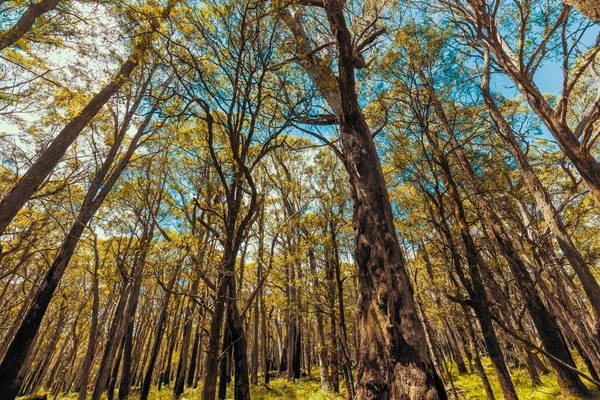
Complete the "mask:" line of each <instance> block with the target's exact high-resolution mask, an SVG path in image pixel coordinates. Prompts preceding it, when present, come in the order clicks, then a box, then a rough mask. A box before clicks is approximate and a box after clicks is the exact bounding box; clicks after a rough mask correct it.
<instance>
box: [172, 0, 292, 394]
mask: <svg viewBox="0 0 600 400" xmlns="http://www.w3.org/2000/svg"><path fill="white" fill-rule="evenodd" d="M184 13H185V14H184V15H185V16H186V18H185V20H182V21H181V25H179V26H178V27H177V29H178V33H179V35H181V37H177V36H174V37H172V38H169V39H168V40H166V41H165V46H166V48H167V49H168V51H167V52H166V57H167V59H168V60H169V62H170V63H171V65H172V67H173V70H174V73H175V74H176V76H177V79H178V83H179V86H180V89H181V96H182V98H183V99H184V100H183V101H184V103H186V108H187V110H189V111H187V113H188V115H189V118H192V119H193V120H194V121H195V127H196V129H201V130H202V131H203V132H204V142H205V146H206V148H207V149H208V160H209V163H210V166H211V170H212V174H214V176H216V179H217V180H218V182H219V187H218V189H217V190H218V191H217V193H215V198H214V199H213V201H209V202H206V203H204V205H203V204H202V203H200V202H197V203H196V204H197V206H198V207H199V208H200V209H201V210H202V211H203V213H202V214H203V215H204V218H206V216H207V215H209V214H210V215H211V216H212V222H211V224H210V225H208V224H207V223H206V221H205V220H201V221H199V222H200V223H202V224H203V227H204V228H206V229H208V230H210V231H211V232H212V234H213V235H214V236H215V237H216V238H217V240H218V243H219V247H220V251H221V252H222V256H221V260H222V261H221V263H222V264H221V266H220V268H219V274H218V277H217V282H215V290H216V293H215V303H214V309H213V314H212V320H211V328H210V336H209V342H208V345H207V346H208V347H207V356H206V365H205V367H204V371H205V376H204V382H203V388H202V397H203V399H205V400H209V399H210V400H212V399H214V397H215V392H216V380H217V374H218V370H219V368H218V367H217V365H218V363H219V360H220V357H219V348H220V346H219V345H220V343H221V328H222V326H223V322H224V320H225V321H226V328H225V329H226V332H227V333H228V334H229V339H230V340H229V343H230V346H232V348H233V355H234V363H235V391H234V392H235V398H236V399H238V398H240V399H245V398H249V396H250V392H249V382H248V361H247V354H246V353H247V348H246V347H247V338H246V333H245V332H244V325H243V318H244V315H243V313H242V312H240V309H239V307H238V292H239V288H238V287H237V283H236V279H235V276H236V264H237V260H238V255H239V253H240V249H241V246H242V244H243V243H244V242H245V240H246V237H247V235H248V232H249V228H250V227H251V225H252V223H253V222H254V220H255V217H256V213H257V211H258V207H259V188H258V187H257V185H256V183H255V178H254V170H255V168H256V166H257V165H258V164H259V163H260V162H261V160H262V159H263V158H264V156H265V155H266V154H267V153H268V152H269V151H271V150H272V149H273V148H275V147H277V146H279V144H278V143H279V142H278V141H277V140H276V139H277V137H278V136H279V135H280V134H281V133H283V132H284V131H285V130H286V129H287V127H288V118H287V116H286V109H284V108H283V101H280V94H279V93H280V89H279V88H280V86H281V85H283V84H284V82H285V81H286V80H287V79H288V78H287V74H286V72H285V70H284V69H283V66H284V63H283V62H282V61H283V58H282V56H281V54H280V53H279V51H278V47H277V44H278V42H279V39H280V38H279V35H280V29H279V28H280V25H279V24H278V20H277V19H276V18H274V13H273V10H271V7H270V6H269V5H268V4H265V3H264V2H260V1H259V2H256V1H244V2H230V1H212V2H204V3H202V4H190V8H189V9H187V10H185V11H184ZM205 15H211V19H206V18H204V16H205ZM194 201H196V200H194ZM175 395H176V396H178V395H179V393H178V392H176V393H175Z"/></svg>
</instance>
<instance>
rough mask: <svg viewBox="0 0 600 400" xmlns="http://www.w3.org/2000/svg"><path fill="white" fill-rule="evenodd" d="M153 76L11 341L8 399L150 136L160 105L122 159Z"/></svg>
mask: <svg viewBox="0 0 600 400" xmlns="http://www.w3.org/2000/svg"><path fill="white" fill-rule="evenodd" d="M149 72H150V74H146V76H145V77H143V78H142V79H143V81H142V84H141V85H140V86H137V87H134V88H132V89H131V93H130V99H129V100H130V101H129V103H130V104H129V109H128V110H127V112H126V114H125V115H124V117H123V120H122V121H119V119H117V121H116V124H117V126H116V127H115V136H114V138H113V140H112V144H111V146H110V148H109V150H108V151H107V153H106V156H105V158H104V160H103V161H102V162H101V163H100V165H99V166H98V168H97V171H96V173H95V175H94V176H93V177H92V179H91V183H90V185H89V188H88V190H87V192H86V194H85V198H84V199H83V202H82V204H81V207H80V209H79V212H78V215H77V217H76V219H75V222H74V223H73V226H72V227H71V229H70V231H69V232H68V234H67V235H66V237H65V239H64V240H63V242H62V244H61V247H60V249H59V251H58V252H57V254H56V256H55V258H54V262H53V263H52V265H51V266H50V268H49V270H48V271H47V273H46V275H45V278H44V280H43V281H42V284H41V286H40V287H39V289H38V290H36V293H35V297H34V299H33V301H32V303H31V305H30V306H29V310H28V312H27V313H26V314H25V316H24V318H23V320H22V321H21V322H20V326H19V329H18V330H17V332H16V333H15V335H14V337H13V338H12V340H11V343H10V346H9V347H8V349H7V352H6V354H5V355H4V358H3V359H2V363H1V364H0V382H1V383H2V388H3V389H2V390H3V392H2V394H3V396H5V397H6V398H14V397H15V396H16V395H17V392H18V391H19V388H20V386H21V382H20V379H19V370H20V367H21V366H22V364H23V362H24V361H25V357H26V356H27V353H28V351H29V349H30V346H31V344H32V342H33V339H34V337H35V335H36V333H37V331H38V329H39V327H40V324H41V322H42V319H43V317H44V315H45V313H46V310H47V308H48V305H49V304H50V301H51V299H52V296H53V294H54V292H55V290H56V288H57V286H58V284H59V283H60V280H61V278H62V276H63V274H64V271H65V269H66V267H67V266H68V264H69V261H70V259H71V257H72V255H73V253H74V252H75V249H76V247H77V245H78V243H79V239H80V238H81V236H82V234H83V233H84V230H85V228H86V226H87V225H88V224H89V222H90V221H91V219H92V217H93V216H94V214H95V212H96V211H97V210H98V209H99V208H100V206H101V205H102V203H103V202H104V200H105V198H106V197H107V196H108V194H109V193H110V192H111V190H112V188H113V186H114V185H115V183H116V182H117V180H118V179H119V176H120V174H121V173H122V172H123V170H124V169H125V168H126V167H127V165H128V164H129V161H130V160H131V157H132V156H133V154H134V152H135V150H136V149H137V147H138V146H139V144H140V139H141V138H142V137H143V135H144V134H146V133H147V128H148V126H149V125H150V122H151V121H152V118H153V114H154V113H155V111H156V109H157V106H156V105H154V106H151V110H150V112H149V113H148V114H147V116H146V117H145V118H144V120H142V121H141V123H140V125H139V127H138V129H137V132H136V134H135V135H134V136H133V138H132V140H131V142H130V144H129V146H128V148H127V149H126V151H125V152H124V153H123V154H122V155H121V157H120V158H119V157H118V156H119V152H120V151H121V145H122V143H123V141H124V139H125V137H126V134H127V131H128V130H129V128H130V125H131V123H132V120H133V118H134V116H135V115H136V112H138V108H139V107H140V104H141V103H142V100H143V99H144V98H145V97H146V96H147V90H148V85H149V83H150V81H151V79H152V72H153V69H151V70H150V71H149Z"/></svg>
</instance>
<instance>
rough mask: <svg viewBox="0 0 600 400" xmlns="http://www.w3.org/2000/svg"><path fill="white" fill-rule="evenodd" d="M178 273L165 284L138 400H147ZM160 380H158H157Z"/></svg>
mask: <svg viewBox="0 0 600 400" xmlns="http://www.w3.org/2000/svg"><path fill="white" fill-rule="evenodd" d="M178 275H179V273H178V271H177V272H175V273H174V274H173V275H172V276H171V278H170V279H169V283H168V284H167V290H166V291H165V297H164V299H163V303H162V305H161V309H160V314H159V315H158V321H157V322H156V330H155V332H154V343H153V344H152V350H151V353H150V360H149V361H148V370H147V371H146V375H145V376H144V382H143V383H142V388H141V395H140V400H147V399H148V395H149V393H150V386H151V385H152V374H153V373H154V367H155V366H156V359H157V357H158V351H159V350H160V344H161V342H162V337H163V331H164V326H165V321H166V319H167V313H168V311H169V301H170V300H171V291H172V290H173V287H174V286H175V282H176V281H177V276H178ZM159 379H160V378H159ZM78 400H82V399H78Z"/></svg>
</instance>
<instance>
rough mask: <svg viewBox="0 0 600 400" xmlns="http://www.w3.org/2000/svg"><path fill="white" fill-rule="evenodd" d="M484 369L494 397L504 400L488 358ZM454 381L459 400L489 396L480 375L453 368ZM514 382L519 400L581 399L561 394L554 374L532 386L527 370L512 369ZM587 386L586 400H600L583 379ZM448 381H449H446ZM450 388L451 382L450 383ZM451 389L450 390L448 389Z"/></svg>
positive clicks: (542, 376) (594, 388) (599, 396)
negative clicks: (459, 371) (459, 373)
mask: <svg viewBox="0 0 600 400" xmlns="http://www.w3.org/2000/svg"><path fill="white" fill-rule="evenodd" d="M481 361H482V363H483V367H484V369H485V372H486V374H487V376H488V379H489V380H490V384H491V386H492V390H493V391H494V395H495V397H496V399H503V398H504V397H503V396H502V390H501V389H500V383H499V382H498V378H497V377H496V374H495V372H494V367H493V365H492V362H491V361H490V360H489V359H488V358H482V360H481ZM580 370H581V371H585V369H580ZM451 371H452V379H453V380H454V385H455V387H456V392H457V395H458V398H459V399H467V400H486V399H487V396H486V393H485V389H484V388H483V385H482V383H481V379H480V378H479V375H478V374H477V373H476V372H474V373H472V374H465V375H458V371H457V369H456V367H455V366H454V367H453V368H452V370H451ZM511 374H512V381H513V383H514V385H515V389H516V390H517V395H518V396H519V399H523V400H563V399H564V400H579V399H581V397H577V396H565V395H563V394H562V393H561V391H560V387H559V386H558V382H557V381H556V378H555V377H554V375H553V373H552V372H550V373H549V374H545V375H541V376H540V378H541V380H542V385H540V386H535V387H534V386H532V385H531V379H529V375H528V374H527V371H526V370H525V369H512V370H511ZM582 380H583V382H584V383H585V384H586V386H587V387H588V388H589V389H590V392H591V396H592V397H588V398H586V399H596V400H600V392H599V391H598V389H597V388H596V387H595V386H594V385H593V384H592V383H590V382H588V381H586V380H585V379H582ZM446 381H448V380H446ZM448 386H449V382H448ZM448 389H450V388H448ZM448 395H449V396H448V397H449V398H451V399H452V398H454V399H456V397H455V396H454V395H453V394H452V393H448Z"/></svg>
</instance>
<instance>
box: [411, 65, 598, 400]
mask: <svg viewBox="0 0 600 400" xmlns="http://www.w3.org/2000/svg"><path fill="white" fill-rule="evenodd" d="M419 74H420V78H421V82H422V83H423V84H424V85H425V86H426V87H427V88H428V89H429V91H430V93H431V96H432V97H431V99H432V104H433V107H434V111H435V114H436V116H437V117H438V119H439V120H440V123H441V125H442V129H443V130H444V132H445V133H446V135H447V137H448V142H449V143H450V145H451V146H452V148H453V149H454V150H455V153H456V156H457V158H458V163H459V166H460V168H461V170H462V172H463V174H464V177H465V179H466V180H467V182H468V183H469V185H470V186H471V187H472V188H473V191H474V193H476V196H475V201H476V204H477V206H478V207H479V209H480V210H481V212H482V214H483V219H484V221H485V223H486V224H487V226H488V227H489V228H490V229H491V230H492V233H493V237H494V239H495V241H496V242H497V243H498V247H499V248H500V252H501V254H502V256H503V257H504V258H505V259H506V262H507V264H508V266H509V268H510V270H511V272H512V274H513V276H514V278H515V284H516V286H517V288H518V289H519V291H520V292H521V295H522V297H523V300H524V302H525V306H526V308H527V311H528V312H529V315H530V316H531V319H532V320H533V323H534V325H535V327H536V330H537V332H538V335H539V337H540V339H541V341H542V344H543V345H544V348H545V349H546V351H548V352H549V353H550V354H552V355H553V356H555V357H556V358H558V359H559V360H561V361H563V362H565V363H566V364H568V365H570V366H572V367H575V363H574V361H573V358H572V356H571V353H570V351H569V348H568V346H567V343H566V342H565V339H564V337H563V335H562V333H561V331H560V328H559V326H558V324H557V322H556V319H555V318H554V316H553V315H552V314H550V312H549V311H548V309H547V308H546V306H545V304H544V303H543V301H542V299H541V297H540V295H539V293H538V292H537V289H536V288H535V283H534V282H533V279H532V278H531V276H530V275H529V271H528V270H527V267H526V265H525V262H524V261H523V259H524V258H525V257H527V253H526V251H525V249H524V247H523V245H522V244H521V242H520V241H518V240H516V239H514V238H515V237H516V235H515V234H512V235H511V234H509V231H510V227H509V226H508V225H506V224H504V223H503V222H502V220H501V219H500V217H499V214H498V212H497V211H496V209H495V207H494V206H493V204H492V202H491V201H490V200H489V199H488V198H487V196H486V195H485V191H484V190H483V188H482V187H481V185H480V183H479V181H478V179H477V177H476V175H475V172H474V171H473V168H472V166H471V164H470V162H469V160H468V158H467V156H466V154H465V153H464V150H463V149H462V147H461V146H460V145H459V143H458V140H457V139H456V137H455V136H454V131H453V129H452V127H451V125H450V123H449V121H448V119H447V117H446V114H445V112H444V109H443V105H442V103H441V102H440V100H439V98H438V97H437V94H436V93H435V91H434V90H433V88H432V87H431V84H430V83H429V82H428V81H427V78H426V77H425V75H424V73H423V72H422V71H420V72H419ZM599 183H600V181H599ZM529 264H531V263H529ZM549 361H550V363H551V364H552V367H553V369H554V371H555V374H556V376H557V378H558V382H559V385H560V387H561V389H563V390H564V391H565V392H567V393H571V394H578V395H583V396H586V395H588V390H587V388H586V386H585V385H584V384H583V382H581V379H580V378H579V375H577V374H576V373H575V372H573V371H572V370H570V369H568V368H565V367H564V366H563V365H561V364H560V363H558V362H556V361H555V360H554V359H550V360H549Z"/></svg>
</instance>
